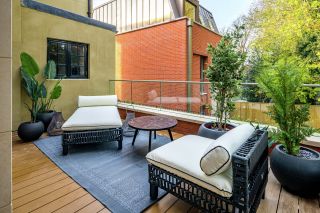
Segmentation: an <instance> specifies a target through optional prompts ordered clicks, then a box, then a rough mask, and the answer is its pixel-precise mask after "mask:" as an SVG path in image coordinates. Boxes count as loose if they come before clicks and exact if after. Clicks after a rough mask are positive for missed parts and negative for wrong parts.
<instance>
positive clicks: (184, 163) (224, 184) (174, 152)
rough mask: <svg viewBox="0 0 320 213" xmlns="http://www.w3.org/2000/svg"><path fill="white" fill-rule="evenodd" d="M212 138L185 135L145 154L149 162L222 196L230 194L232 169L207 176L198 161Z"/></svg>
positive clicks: (229, 195)
mask: <svg viewBox="0 0 320 213" xmlns="http://www.w3.org/2000/svg"><path fill="white" fill-rule="evenodd" d="M212 141H213V140H212V139H208V138H204V137H200V136H196V135H187V136H184V137H182V138H179V139H177V140H175V141H173V142H170V143H168V144H166V145H164V146H161V147H159V148H157V149H155V150H153V151H151V152H149V153H148V155H147V156H146V158H147V160H148V162H149V163H151V164H153V165H155V166H157V167H160V168H162V169H164V170H166V171H169V172H171V173H173V174H176V175H178V176H180V177H182V178H184V179H186V180H189V181H191V182H193V183H195V184H197V185H199V186H201V187H204V188H206V189H208V190H210V191H212V192H214V193H217V194H219V195H221V196H223V197H231V195H232V170H231V169H230V170H228V171H226V172H224V173H221V174H219V175H212V176H207V175H206V174H205V173H204V172H203V171H202V170H201V168H200V165H199V162H200V159H201V157H202V155H203V152H204V151H205V150H206V148H207V147H208V146H209V144H211V143H212Z"/></svg>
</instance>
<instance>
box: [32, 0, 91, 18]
mask: <svg viewBox="0 0 320 213" xmlns="http://www.w3.org/2000/svg"><path fill="white" fill-rule="evenodd" d="M36 1H38V2H41V3H44V4H47V5H50V6H53V7H57V8H60V9H64V10H67V11H70V12H73V13H77V14H79V15H82V16H88V14H87V13H88V0H36Z"/></svg>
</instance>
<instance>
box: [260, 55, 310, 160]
mask: <svg viewBox="0 0 320 213" xmlns="http://www.w3.org/2000/svg"><path fill="white" fill-rule="evenodd" d="M304 73H305V72H304V69H303V68H302V67H301V66H299V64H298V63H297V61H296V60H295V59H293V58H285V59H280V60H278V61H277V62H276V63H274V64H269V65H266V66H264V69H263V70H262V72H261V74H260V75H259V77H258V78H257V81H258V83H259V87H260V88H261V89H262V90H263V91H264V92H265V93H266V94H267V96H268V97H269V98H271V100H272V103H273V105H272V106H270V107H269V112H268V114H269V116H270V117H271V118H272V119H273V120H274V121H275V122H276V123H277V125H278V127H277V129H276V130H275V131H274V139H275V140H276V141H277V142H279V143H281V144H283V145H284V147H285V148H286V151H287V152H288V154H291V155H298V154H299V150H300V142H301V141H302V140H303V139H304V138H305V137H306V136H309V135H311V134H312V133H313V132H314V129H313V128H311V127H309V126H307V125H306V122H307V121H308V120H309V105H308V104H299V105H297V104H296V102H297V99H298V97H299V94H300V93H301V91H302V85H303V79H304V78H305V76H304V75H305V74H304ZM300 101H301V100H300Z"/></svg>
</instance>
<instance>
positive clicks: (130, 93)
mask: <svg viewBox="0 0 320 213" xmlns="http://www.w3.org/2000/svg"><path fill="white" fill-rule="evenodd" d="M130 82H131V89H130V102H131V104H133V100H132V90H133V86H132V83H133V81H130Z"/></svg>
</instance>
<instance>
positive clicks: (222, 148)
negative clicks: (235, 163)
mask: <svg viewBox="0 0 320 213" xmlns="http://www.w3.org/2000/svg"><path fill="white" fill-rule="evenodd" d="M253 132H254V127H253V126H251V125H250V124H242V125H240V126H237V127H236V128H234V129H232V130H230V131H228V132H227V133H225V134H224V135H222V136H221V137H219V138H218V139H216V140H215V141H214V142H212V143H211V144H210V145H209V146H208V147H207V148H206V150H205V151H204V153H203V156H202V158H201V160H200V166H201V169H202V171H203V172H204V173H206V174H207V175H213V174H220V173H222V172H224V171H226V170H227V169H229V168H230V167H231V157H232V154H233V153H234V152H235V151H236V150H237V149H238V148H239V147H240V146H241V145H242V144H243V143H244V142H246V141H247V140H248V138H249V137H250V136H251V135H252V133H253Z"/></svg>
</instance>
